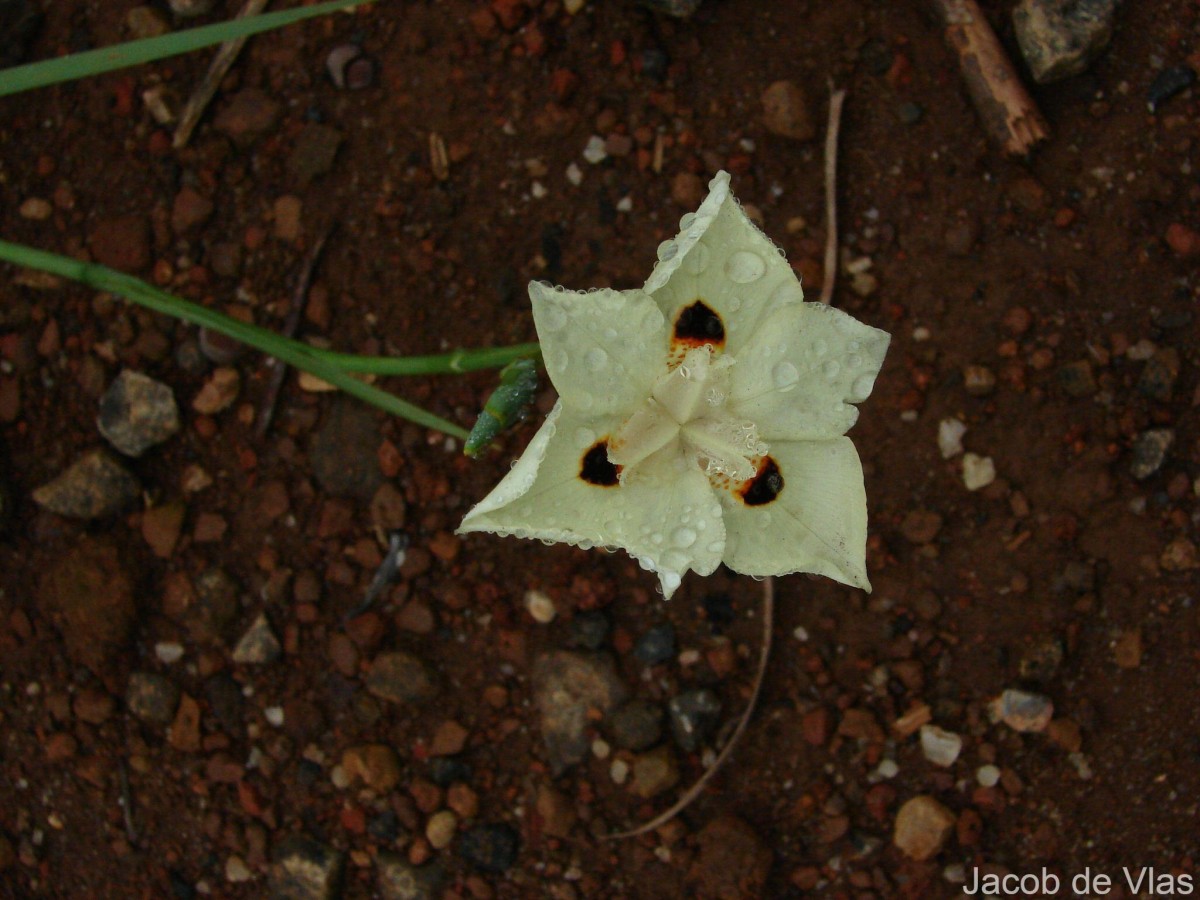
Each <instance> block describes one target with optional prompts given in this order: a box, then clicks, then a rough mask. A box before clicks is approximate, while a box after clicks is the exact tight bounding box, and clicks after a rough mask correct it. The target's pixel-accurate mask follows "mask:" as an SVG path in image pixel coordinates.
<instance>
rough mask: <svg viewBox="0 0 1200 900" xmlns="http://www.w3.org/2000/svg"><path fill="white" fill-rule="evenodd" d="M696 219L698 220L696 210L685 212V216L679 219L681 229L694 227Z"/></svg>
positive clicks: (685, 229)
mask: <svg viewBox="0 0 1200 900" xmlns="http://www.w3.org/2000/svg"><path fill="white" fill-rule="evenodd" d="M695 221H696V214H695V213H694V212H689V213H684V214H683V216H682V217H681V218H680V219H679V230H680V231H687V230H688V229H689V228H691V227H692V223H693V222H695Z"/></svg>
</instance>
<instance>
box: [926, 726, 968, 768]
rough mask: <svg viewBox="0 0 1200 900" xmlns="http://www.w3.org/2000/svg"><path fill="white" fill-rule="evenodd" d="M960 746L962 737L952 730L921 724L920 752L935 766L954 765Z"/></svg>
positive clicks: (960, 749)
mask: <svg viewBox="0 0 1200 900" xmlns="http://www.w3.org/2000/svg"><path fill="white" fill-rule="evenodd" d="M962 746H963V739H962V738H961V737H960V736H959V735H957V734H955V733H954V732H953V731H946V730H945V729H942V728H938V726H936V725H922V726H921V752H922V753H923V754H925V758H926V759H927V760H929V761H930V762H931V763H933V764H934V765H935V766H945V767H949V766H952V765H954V761H955V760H956V759H958V754H960V753H961V752H962Z"/></svg>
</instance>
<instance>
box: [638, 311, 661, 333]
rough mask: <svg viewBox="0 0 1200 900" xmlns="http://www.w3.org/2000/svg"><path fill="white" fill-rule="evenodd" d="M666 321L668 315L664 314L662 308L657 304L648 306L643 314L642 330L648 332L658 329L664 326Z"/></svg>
mask: <svg viewBox="0 0 1200 900" xmlns="http://www.w3.org/2000/svg"><path fill="white" fill-rule="evenodd" d="M665 321H666V316H664V315H663V312H662V310H661V309H659V308H658V307H657V306H651V307H649V308H647V310H646V312H645V314H644V315H643V316H642V330H643V331H647V332H653V331H658V330H659V329H660V328H662V327H663V322H665Z"/></svg>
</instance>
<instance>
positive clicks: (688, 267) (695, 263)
mask: <svg viewBox="0 0 1200 900" xmlns="http://www.w3.org/2000/svg"><path fill="white" fill-rule="evenodd" d="M711 258H712V254H711V253H709V251H708V246H707V245H705V244H696V245H695V246H694V247H692V249H691V250H689V251H688V255H687V256H685V257H684V258H683V269H684V271H685V272H687V273H688V274H689V275H699V274H700V273H701V272H703V271H704V270H705V269H707V268H708V261H709V259H711Z"/></svg>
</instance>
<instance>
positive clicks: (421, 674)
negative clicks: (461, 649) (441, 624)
mask: <svg viewBox="0 0 1200 900" xmlns="http://www.w3.org/2000/svg"><path fill="white" fill-rule="evenodd" d="M366 683H367V690H368V691H370V692H371V693H372V694H373V695H375V696H376V697H379V698H380V699H381V700H389V701H391V702H392V703H422V702H424V701H426V700H428V699H429V698H430V697H432V696H433V694H434V684H433V678H432V677H431V676H430V674H429V670H428V669H426V667H425V664H424V663H423V662H421V660H419V659H417V658H416V657H415V656H413V655H412V654H411V653H405V652H403V651H402V650H395V651H392V652H389V653H380V654H379V655H378V656H376V657H375V659H374V660H372V661H371V667H370V668H369V669H368V670H367V676H366Z"/></svg>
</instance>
